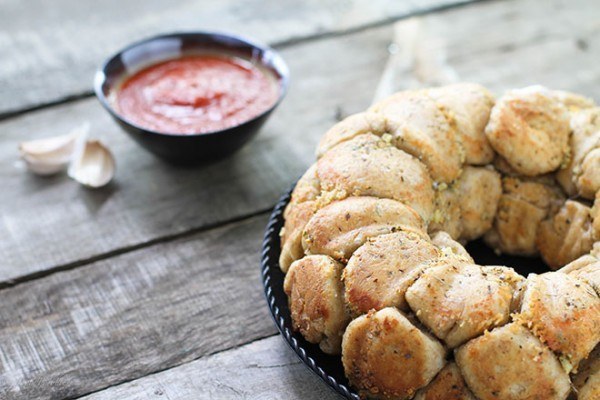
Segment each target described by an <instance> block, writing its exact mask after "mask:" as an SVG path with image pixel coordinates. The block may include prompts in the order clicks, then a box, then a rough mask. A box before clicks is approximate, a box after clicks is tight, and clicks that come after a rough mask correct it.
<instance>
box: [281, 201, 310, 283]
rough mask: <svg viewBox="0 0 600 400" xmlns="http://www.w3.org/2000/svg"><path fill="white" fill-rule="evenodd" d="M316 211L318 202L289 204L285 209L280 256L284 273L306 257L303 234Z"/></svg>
mask: <svg viewBox="0 0 600 400" xmlns="http://www.w3.org/2000/svg"><path fill="white" fill-rule="evenodd" d="M316 211H317V202H316V201H305V202H303V203H289V204H288V205H287V207H286V208H285V211H284V218H285V225H284V227H283V228H282V230H281V232H280V237H281V253H280V254H279V267H280V268H281V270H282V271H283V272H286V271H287V270H288V268H289V267H290V265H291V264H292V263H293V262H294V261H296V260H299V259H300V258H302V256H303V255H304V249H303V248H302V232H303V231H304V227H305V226H306V224H307V223H308V221H309V220H310V218H311V217H312V216H313V215H314V213H315V212H316Z"/></svg>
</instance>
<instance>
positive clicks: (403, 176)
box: [317, 134, 434, 221]
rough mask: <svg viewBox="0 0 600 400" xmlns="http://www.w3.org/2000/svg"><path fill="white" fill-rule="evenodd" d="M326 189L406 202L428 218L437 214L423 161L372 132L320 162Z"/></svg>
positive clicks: (321, 174)
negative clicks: (434, 213)
mask: <svg viewBox="0 0 600 400" xmlns="http://www.w3.org/2000/svg"><path fill="white" fill-rule="evenodd" d="M317 174H318V176H319V178H320V181H321V187H322V190H324V191H327V192H334V193H335V196H337V197H346V196H375V197H380V198H388V199H393V200H397V201H400V202H403V203H405V204H407V205H409V206H410V207H412V208H413V209H414V210H415V211H417V212H418V213H419V215H420V216H421V217H422V218H423V219H424V220H425V221H429V219H430V218H431V214H432V213H433V197H434V193H433V187H432V185H433V183H432V181H431V178H430V177H429V174H428V173H427V170H426V168H425V166H424V165H423V164H421V162H419V160H417V159H415V158H414V157H412V156H411V155H409V154H407V153H405V152H403V151H402V150H398V149H396V148H395V147H394V146H393V145H391V144H390V143H388V142H386V141H385V140H383V139H381V138H378V137H377V136H374V135H371V134H365V135H360V136H358V137H356V138H354V139H352V140H349V141H347V142H344V143H341V144H340V145H338V146H336V148H335V149H334V150H333V151H330V152H327V153H326V154H325V155H324V156H323V157H322V158H321V159H320V160H319V161H318V163H317Z"/></svg>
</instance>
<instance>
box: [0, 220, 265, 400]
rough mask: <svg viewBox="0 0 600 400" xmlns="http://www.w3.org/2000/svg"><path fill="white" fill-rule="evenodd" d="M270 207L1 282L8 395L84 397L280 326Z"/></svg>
mask: <svg viewBox="0 0 600 400" xmlns="http://www.w3.org/2000/svg"><path fill="white" fill-rule="evenodd" d="M265 224H266V216H261V217H256V218H251V219H249V220H246V221H243V222H238V223H235V224H230V225H227V226H224V227H221V228H218V229H213V230H211V231H209V232H205V233H202V234H199V235H195V236H191V237H188V238H185V239H181V240H177V241H173V242H169V243H164V244H160V245H157V246H152V247H150V248H147V249H144V250H141V251H134V252H131V253H129V254H126V255H122V256H118V257H114V258H112V259H110V260H106V261H101V262H98V263H94V264H90V265H88V266H86V267H82V268H78V269H76V270H73V271H68V272H63V273H58V274H54V275H52V276H50V277H47V278H43V279H39V280H36V281H33V282H28V283H24V284H21V285H19V286H18V287H15V288H10V289H5V290H2V291H0V304H2V307H1V309H0V398H2V399H5V400H8V399H59V398H65V397H69V398H70V397H76V396H80V395H83V394H86V393H90V392H92V391H96V390H99V389H102V388H104V387H107V386H109V385H113V384H117V383H120V382H124V381H128V380H132V379H135V378H138V377H141V376H145V375H147V374H149V373H152V372H155V371H158V370H162V369H165V368H170V367H173V366H175V365H179V364H182V363H185V362H186V361H190V360H193V359H196V358H199V357H201V356H205V355H207V354H212V353H215V352H218V351H220V350H223V349H228V348H231V347H234V346H239V345H241V344H244V343H247V342H250V341H253V340H256V339H259V338H263V337H266V336H269V335H273V334H274V333H275V325H274V324H273V321H272V319H271V317H270V316H269V314H268V308H267V306H266V303H265V300H264V294H263V291H262V286H261V284H260V278H259V248H260V242H261V236H262V231H263V229H264V226H265Z"/></svg>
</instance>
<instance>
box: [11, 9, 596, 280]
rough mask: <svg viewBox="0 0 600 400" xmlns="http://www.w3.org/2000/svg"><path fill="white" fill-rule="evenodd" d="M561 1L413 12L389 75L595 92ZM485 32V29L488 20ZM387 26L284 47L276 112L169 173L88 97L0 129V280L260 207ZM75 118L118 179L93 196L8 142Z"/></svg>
mask: <svg viewBox="0 0 600 400" xmlns="http://www.w3.org/2000/svg"><path fill="white" fill-rule="evenodd" d="M562 4H563V3H562V2H561V1H554V2H550V3H548V4H547V5H546V8H545V9H547V10H549V12H552V13H553V14H556V15H560V21H561V23H560V24H559V23H552V24H549V23H547V21H548V16H547V15H546V14H544V13H540V12H539V5H538V4H537V2H535V1H520V2H492V3H477V4H475V5H470V6H467V7H464V8H461V9H456V10H451V11H447V12H443V13H439V14H435V15H430V16H426V17H423V18H421V19H420V25H421V26H420V28H419V29H420V33H419V35H417V38H418V40H419V41H418V42H417V45H416V46H415V47H416V48H417V49H418V52H417V55H416V58H415V60H413V62H407V63H405V65H406V70H405V71H404V73H402V71H400V72H401V73H400V77H399V78H398V85H397V86H398V88H399V89H400V88H404V87H407V86H411V85H415V84H418V85H426V84H431V83H435V82H436V79H437V75H436V74H432V73H426V72H427V71H428V70H427V69H425V72H424V71H423V65H426V64H427V63H432V62H433V64H434V65H435V63H442V64H443V65H442V66H443V68H446V69H450V70H451V71H452V72H454V74H449V75H454V76H455V78H457V79H464V80H470V81H476V82H481V83H483V84H485V85H488V86H489V87H491V88H492V89H495V90H496V91H498V92H500V91H502V90H504V89H506V88H510V87H516V86H520V85H526V84H531V83H542V84H546V85H548V86H551V87H556V88H563V89H569V90H575V91H579V92H581V93H584V94H587V95H589V96H592V97H595V98H597V99H600V87H599V86H598V85H597V84H595V83H597V81H598V77H599V75H600V71H599V70H598V69H597V68H595V61H594V60H596V59H598V57H599V55H600V49H599V48H598V47H597V46H592V45H589V44H588V45H587V46H586V45H585V44H584V43H593V42H595V41H597V40H598V39H599V37H598V36H599V35H600V30H599V29H598V20H597V18H595V13H594V12H592V11H591V10H590V7H592V5H593V1H590V0H579V1H575V2H571V4H573V7H569V8H565V9H562V10H560V9H558V7H561V5H562ZM559 11H560V12H559ZM404 23H407V24H408V23H413V21H405V22H402V24H404ZM490 26H494V27H495V29H487V28H485V27H490ZM390 29H391V28H385V27H384V28H378V29H373V30H370V31H367V32H363V33H360V34H353V35H349V36H346V37H340V38H334V39H327V40H322V41H319V42H316V43H306V44H303V45H300V46H296V47H294V48H290V49H287V50H284V56H285V57H286V58H287V59H288V60H289V62H290V64H291V67H292V73H293V76H294V81H293V86H292V89H291V91H290V94H289V97H288V99H287V100H286V101H285V102H284V104H283V106H282V108H281V109H280V110H278V112H277V113H276V115H275V116H274V117H273V119H272V121H270V123H269V124H268V125H267V126H266V127H265V129H264V130H263V132H262V134H261V135H260V136H259V138H258V139H257V140H255V141H254V142H253V143H251V144H250V145H249V146H248V147H247V148H246V149H244V150H243V151H242V152H241V153H239V154H238V155H236V156H235V157H233V158H231V159H229V160H226V161H224V162H222V163H219V164H217V165H214V166H211V167H209V168H205V169H201V170H181V169H175V168H172V167H170V166H167V165H165V164H162V163H160V162H158V161H156V160H154V159H153V158H152V157H151V156H150V155H147V154H145V153H143V152H141V151H139V149H138V148H137V147H136V146H135V145H134V144H133V143H132V142H131V141H129V140H128V139H126V138H125V137H123V135H122V134H121V133H120V132H119V131H118V129H117V128H116V126H115V125H114V124H113V123H112V122H111V121H110V120H109V119H108V117H107V116H106V115H105V114H104V112H103V110H101V109H100V108H99V107H98V106H97V104H96V103H95V102H94V101H91V100H88V101H82V102H78V103H75V104H70V105H65V106H61V107H56V108H53V109H51V110H45V111H43V112H36V113H32V114H30V115H26V116H24V117H21V118H17V119H14V120H12V121H6V122H4V123H0V132H2V133H3V135H4V140H3V141H2V142H1V143H0V154H1V155H2V158H1V159H0V160H1V161H0V165H1V166H2V169H1V170H0V177H1V178H2V181H3V182H4V187H5V193H4V195H3V196H2V198H0V217H1V218H0V220H1V221H2V222H1V223H0V237H3V238H4V240H2V241H0V253H2V254H3V255H5V257H4V260H3V262H2V263H0V281H6V280H10V279H15V278H19V277H21V276H26V275H28V274H34V273H38V272H40V271H47V270H51V269H53V268H55V267H57V266H62V265H65V264H70V263H74V262H78V261H79V260H82V259H86V258H90V257H95V256H97V255H99V254H103V253H107V252H111V251H115V250H118V249H126V248H128V247H129V246H136V245H139V244H140V243H145V242H148V241H152V240H154V239H156V238H158V237H162V236H167V235H172V234H178V233H181V232H185V231H187V230H189V229H193V228H198V227H202V226H206V225H207V224H213V223H217V222H219V221H224V220H228V219H231V218H236V217H237V216H240V215H245V214H251V213H253V212H256V211H257V210H264V209H266V208H268V207H269V206H270V205H271V204H273V203H274V201H275V199H276V198H277V196H278V194H279V193H281V192H282V191H283V190H284V189H285V188H286V187H287V185H289V184H290V183H291V181H292V180H293V179H294V178H293V177H295V176H297V175H298V174H300V173H301V172H302V170H303V169H304V168H305V167H306V166H307V165H308V163H310V162H311V161H312V159H313V156H312V154H313V153H312V152H313V148H314V145H315V143H316V141H317V140H318V137H319V136H320V135H321V134H322V132H323V131H324V130H325V129H327V127H328V126H329V125H330V124H331V123H333V122H334V120H335V118H334V117H335V114H336V109H338V108H341V109H342V111H343V112H342V113H348V112H353V111H357V110H359V109H361V108H363V107H365V106H366V105H367V104H368V103H369V99H370V98H371V97H372V95H373V92H374V88H375V86H376V82H377V80H378V77H379V75H380V71H381V70H382V69H383V66H384V63H385V62H384V60H385V58H386V56H387V54H386V50H385V48H386V46H387V43H388V38H389V39H391V37H392V33H391V30H390ZM474 32H476V34H475V33H474ZM508 32H510V34H508ZM475 37H476V38H475ZM358 54H360V56H357V55H358ZM546 60H549V61H546ZM82 121H90V122H91V124H92V130H93V134H95V135H96V136H99V137H102V138H103V139H105V140H106V141H107V142H108V143H109V144H110V146H111V147H112V148H113V149H114V150H115V153H116V156H117V161H118V164H119V171H118V176H117V180H116V182H115V185H113V186H112V187H109V188H106V189H105V190H101V191H95V192H91V191H86V190H82V189H81V188H78V187H77V186H76V185H74V184H73V183H72V182H70V181H68V179H66V178H64V177H58V178H51V179H40V178H36V177H33V176H29V175H27V174H21V173H17V172H18V171H16V168H17V167H15V165H14V161H15V157H16V152H15V147H16V144H17V142H18V141H19V140H22V139H23V138H24V137H29V136H34V137H35V136H44V135H51V134H56V133H62V132H65V131H67V130H69V129H70V128H72V127H73V126H76V125H78V124H79V123H81V122H82ZM222 199H227V201H226V202H224V201H222ZM40 227H43V228H40Z"/></svg>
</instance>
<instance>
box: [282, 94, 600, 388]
mask: <svg viewBox="0 0 600 400" xmlns="http://www.w3.org/2000/svg"><path fill="white" fill-rule="evenodd" d="M284 218H285V225H284V228H283V229H282V232H281V249H282V250H281V255H280V266H281V269H282V270H283V271H284V272H287V275H286V277H285V284H284V289H285V292H286V294H287V295H288V299H289V304H290V311H291V316H292V322H293V327H294V329H295V330H297V331H299V332H300V333H301V334H302V335H303V336H304V337H305V338H306V340H308V341H309V342H312V343H316V344H319V345H320V347H321V349H322V350H323V351H324V352H325V353H329V354H341V360H342V364H343V368H344V371H345V374H346V376H347V378H348V380H349V382H350V385H351V386H352V387H353V388H355V389H356V390H357V392H358V393H359V394H360V396H361V397H363V398H372V399H386V400H391V399H413V398H414V399H419V400H434V399H437V400H442V399H480V400H488V399H489V400H537V399H539V400H542V399H543V400H565V399H567V398H569V399H580V400H592V399H594V400H596V399H600V344H599V343H600V108H599V107H597V106H596V105H595V104H594V102H593V101H592V100H590V99H587V98H585V97H582V96H579V95H576V94H573V93H569V92H565V91H557V90H550V89H546V88H543V87H540V86H533V87H528V88H525V89H518V90H511V91H508V92H507V93H506V94H504V95H503V96H501V97H500V98H498V100H496V99H495V98H494V96H493V95H492V94H491V93H490V92H489V91H488V90H487V89H485V88H484V87H482V86H480V85H476V84H470V83H464V84H454V85H449V86H445V87H439V88H431V89H419V90H410V91H406V92H401V93H397V94H395V95H392V96H390V97H389V98H387V99H384V100H382V101H381V102H379V103H376V104H374V105H373V106H371V107H370V108H369V109H368V110H366V111H364V112H361V113H358V114H354V115H352V116H350V117H348V118H346V119H344V120H342V121H340V122H339V123H337V124H335V125H334V126H333V127H332V128H331V129H330V130H329V131H328V132H327V133H325V135H324V136H323V138H322V139H321V142H320V143H319V146H318V149H317V162H316V163H315V164H314V165H312V166H311V167H310V168H309V169H308V170H307V172H306V173H305V174H304V176H302V178H301V179H300V180H299V181H298V183H297V185H296V187H295V189H294V191H293V193H292V196H291V199H290V202H289V204H288V205H287V208H286V210H285V212H284ZM477 238H483V240H484V241H485V242H486V243H487V244H488V245H489V246H490V247H491V248H492V249H493V250H495V251H496V252H498V253H506V254H512V255H521V256H539V257H541V259H542V260H543V261H544V262H545V263H546V264H547V266H548V267H549V268H550V269H552V270H556V271H550V272H546V273H544V274H539V275H538V274H530V275H529V276H526V277H525V276H521V275H520V274H519V273H518V270H519V268H518V266H515V267H516V270H514V269H512V268H508V267H505V266H481V265H477V264H476V263H475V261H474V260H473V258H472V257H471V256H470V255H469V253H468V252H467V251H466V250H465V248H464V247H463V245H465V243H466V242H468V241H471V240H474V239H477ZM540 262H541V261H540Z"/></svg>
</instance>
